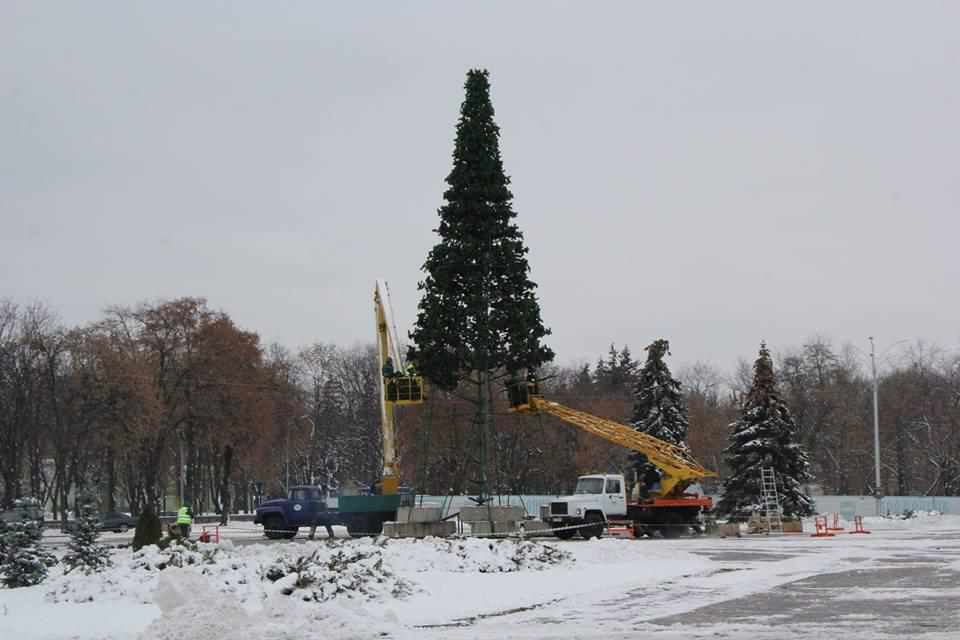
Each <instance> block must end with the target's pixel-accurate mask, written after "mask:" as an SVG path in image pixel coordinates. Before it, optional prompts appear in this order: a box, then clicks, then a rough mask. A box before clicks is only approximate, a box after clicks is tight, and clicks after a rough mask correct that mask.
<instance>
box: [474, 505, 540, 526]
mask: <svg viewBox="0 0 960 640" xmlns="http://www.w3.org/2000/svg"><path fill="white" fill-rule="evenodd" d="M524 515H525V512H524V509H523V507H493V506H490V507H487V506H483V507H460V519H461V520H462V521H464V522H488V523H489V522H491V521H492V522H519V521H521V520H523V517H524Z"/></svg>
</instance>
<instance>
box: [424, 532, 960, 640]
mask: <svg viewBox="0 0 960 640" xmlns="http://www.w3.org/2000/svg"><path fill="white" fill-rule="evenodd" d="M958 524H960V523H958ZM562 544H576V543H562ZM581 544H582V543H581ZM634 544H640V545H649V548H650V551H651V554H652V555H653V556H656V555H659V554H669V553H671V552H673V551H677V550H686V551H690V552H692V553H693V554H695V555H697V556H703V557H706V558H708V559H709V560H710V561H711V563H712V565H711V567H710V568H708V569H706V570H704V571H692V572H690V573H686V574H684V575H681V576H678V577H670V578H668V579H664V580H660V581H656V582H655V583H654V584H650V582H649V581H648V580H645V579H644V573H645V571H644V565H643V563H637V564H636V565H633V566H623V567H618V568H617V570H618V571H622V572H625V573H626V572H634V573H635V574H636V575H637V582H638V583H642V584H639V585H638V586H636V587H631V586H629V584H625V583H623V582H620V581H617V582H620V583H619V584H618V585H617V586H616V587H613V588H606V587H605V586H604V585H600V584H598V585H597V586H596V591H595V592H594V593H592V594H587V595H583V594H580V595H577V596H575V597H571V598H564V599H561V600H553V601H549V602H545V603H543V604H542V605H540V606H537V605H534V606H530V607H528V608H525V609H523V610H520V611H505V612H502V613H501V614H500V615H498V614H496V613H488V614H487V615H484V616H482V617H475V618H472V619H465V620H458V621H453V622H452V624H450V625H449V626H447V625H444V626H443V627H430V628H428V629H424V630H425V631H428V632H430V633H428V634H427V635H424V636H423V637H424V638H434V637H435V638H487V637H494V636H495V635H496V632H495V631H494V630H495V629H498V630H499V631H500V633H501V634H502V635H501V636H500V637H510V638H543V639H546V638H551V639H559V638H591V639H593V638H596V639H600V638H606V639H619V638H624V639H625V638H646V637H650V638H663V639H664V640H670V639H673V638H737V639H739V638H750V639H751V640H779V639H783V638H802V637H810V638H844V639H848V638H865V639H866V638H900V639H903V638H911V639H912V638H925V639H928V640H934V639H938V640H939V639H944V640H946V639H948V638H949V639H951V640H956V639H958V638H960V527H957V528H951V529H944V530H935V531H923V532H917V531H909V530H897V529H893V530H889V529H887V530H877V531H874V533H873V534H870V535H864V536H858V535H849V534H848V533H846V532H841V533H838V534H837V535H836V536H835V537H833V538H823V539H813V538H810V537H809V534H805V535H803V536H789V537H781V538H777V537H769V538H768V537H765V536H758V537H754V536H747V537H744V538H741V539H735V538H731V539H723V540H721V539H716V538H708V539H688V540H644V541H637V542H635V543H634Z"/></svg>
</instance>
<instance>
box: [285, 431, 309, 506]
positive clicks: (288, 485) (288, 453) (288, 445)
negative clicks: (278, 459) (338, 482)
mask: <svg viewBox="0 0 960 640" xmlns="http://www.w3.org/2000/svg"><path fill="white" fill-rule="evenodd" d="M296 420H309V421H310V454H308V457H307V466H308V467H309V468H310V484H313V455H312V453H313V436H314V433H315V432H316V430H317V424H316V423H315V422H314V421H313V418H311V417H310V416H309V415H306V414H304V415H302V416H300V417H299V418H293V419H291V420H290V422H288V423H287V445H286V450H285V452H284V456H283V457H284V459H285V466H286V468H287V479H286V490H287V493H288V494H289V493H290V428H291V427H292V426H293V423H294V422H295V421H296Z"/></svg>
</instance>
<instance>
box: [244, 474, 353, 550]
mask: <svg viewBox="0 0 960 640" xmlns="http://www.w3.org/2000/svg"><path fill="white" fill-rule="evenodd" d="M253 522H254V524H262V525H263V531H264V534H265V535H266V536H267V537H268V538H271V539H282V538H287V539H289V538H293V537H294V536H295V535H297V531H298V530H299V529H300V527H309V526H312V525H314V524H317V525H320V526H321V527H322V526H323V525H324V524H327V523H329V524H336V512H332V511H330V510H328V509H327V501H326V496H325V495H324V494H323V492H322V491H321V490H320V488H319V487H314V486H310V485H299V486H294V487H290V492H289V495H288V496H287V497H286V498H275V499H273V500H267V501H265V502H262V503H260V506H259V507H257V511H256V515H255V516H254V518H253Z"/></svg>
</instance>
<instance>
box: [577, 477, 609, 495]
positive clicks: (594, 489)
mask: <svg viewBox="0 0 960 640" xmlns="http://www.w3.org/2000/svg"><path fill="white" fill-rule="evenodd" d="M574 493H603V478H580V479H579V480H577V490H576V491H574Z"/></svg>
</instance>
